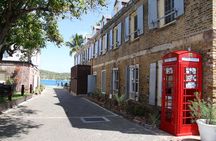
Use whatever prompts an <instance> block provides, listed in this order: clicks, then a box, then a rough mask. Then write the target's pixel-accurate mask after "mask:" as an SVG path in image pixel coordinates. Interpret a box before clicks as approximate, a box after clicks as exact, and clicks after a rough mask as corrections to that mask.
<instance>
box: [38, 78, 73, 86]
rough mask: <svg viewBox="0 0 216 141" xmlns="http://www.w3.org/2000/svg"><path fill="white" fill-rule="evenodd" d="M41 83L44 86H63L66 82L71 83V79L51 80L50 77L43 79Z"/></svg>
mask: <svg viewBox="0 0 216 141" xmlns="http://www.w3.org/2000/svg"><path fill="white" fill-rule="evenodd" d="M40 82H41V84H42V85H44V86H59V87H62V86H64V85H65V84H66V83H67V85H69V81H68V80H50V79H42V80H41V81H40Z"/></svg>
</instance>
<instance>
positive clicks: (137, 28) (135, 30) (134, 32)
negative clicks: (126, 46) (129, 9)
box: [125, 5, 144, 40]
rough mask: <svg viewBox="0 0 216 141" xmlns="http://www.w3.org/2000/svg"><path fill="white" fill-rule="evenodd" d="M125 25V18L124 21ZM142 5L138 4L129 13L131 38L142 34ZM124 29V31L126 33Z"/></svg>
mask: <svg viewBox="0 0 216 141" xmlns="http://www.w3.org/2000/svg"><path fill="white" fill-rule="evenodd" d="M125 23H126V24H125V25H127V19H126V21H125ZM143 27H144V25H143V5H141V6H139V7H138V8H137V10H136V11H135V12H133V13H132V14H131V15H130V37H131V40H134V39H136V38H137V37H138V36H139V35H141V34H143ZM127 30H128V29H126V33H127Z"/></svg>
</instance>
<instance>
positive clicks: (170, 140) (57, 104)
mask: <svg viewBox="0 0 216 141" xmlns="http://www.w3.org/2000/svg"><path fill="white" fill-rule="evenodd" d="M92 117H93V118H92ZM99 117H100V119H105V120H106V121H103V122H101V121H95V120H96V119H97V118H99ZM89 119H91V121H89ZM193 138H194V137H193ZM121 140H122V141H137V140H139V141H177V140H184V141H190V140H193V139H192V137H185V139H182V138H176V137H173V136H171V135H168V134H166V133H164V132H155V131H151V130H148V129H145V128H143V127H142V126H139V125H137V124H135V123H132V122H130V121H128V120H126V119H124V118H122V117H121V116H118V115H116V114H114V113H112V112H110V111H107V110H105V109H103V108H101V107H99V106H97V105H96V104H94V103H92V102H90V101H88V100H86V99H85V98H82V97H75V96H72V95H70V94H68V92H67V91H65V90H63V89H59V88H46V89H45V90H44V92H43V94H42V95H40V96H38V97H35V98H33V99H31V100H29V101H27V102H25V103H23V104H21V105H19V106H18V107H17V108H14V109H11V110H8V111H7V112H5V113H4V114H2V115H0V141H121Z"/></svg>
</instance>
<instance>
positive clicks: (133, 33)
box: [130, 12, 138, 40]
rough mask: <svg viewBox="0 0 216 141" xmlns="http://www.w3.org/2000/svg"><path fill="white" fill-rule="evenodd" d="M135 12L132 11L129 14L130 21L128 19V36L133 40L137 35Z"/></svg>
mask: <svg viewBox="0 0 216 141" xmlns="http://www.w3.org/2000/svg"><path fill="white" fill-rule="evenodd" d="M137 32H138V31H137V13H136V12H133V13H132V14H131V21H130V37H131V40H134V39H135V38H137V37H138V34H137Z"/></svg>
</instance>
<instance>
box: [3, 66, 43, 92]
mask: <svg viewBox="0 0 216 141" xmlns="http://www.w3.org/2000/svg"><path fill="white" fill-rule="evenodd" d="M0 71H1V72H4V73H5V74H6V79H7V78H9V77H11V76H12V75H14V76H15V79H16V83H17V86H16V91H21V85H24V87H25V90H26V92H29V90H30V84H32V86H33V88H36V87H37V86H38V85H39V82H38V81H39V78H40V72H39V70H38V69H37V68H35V67H33V66H32V65H30V64H28V63H14V62H3V63H1V65H0ZM35 79H37V80H35Z"/></svg>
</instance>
